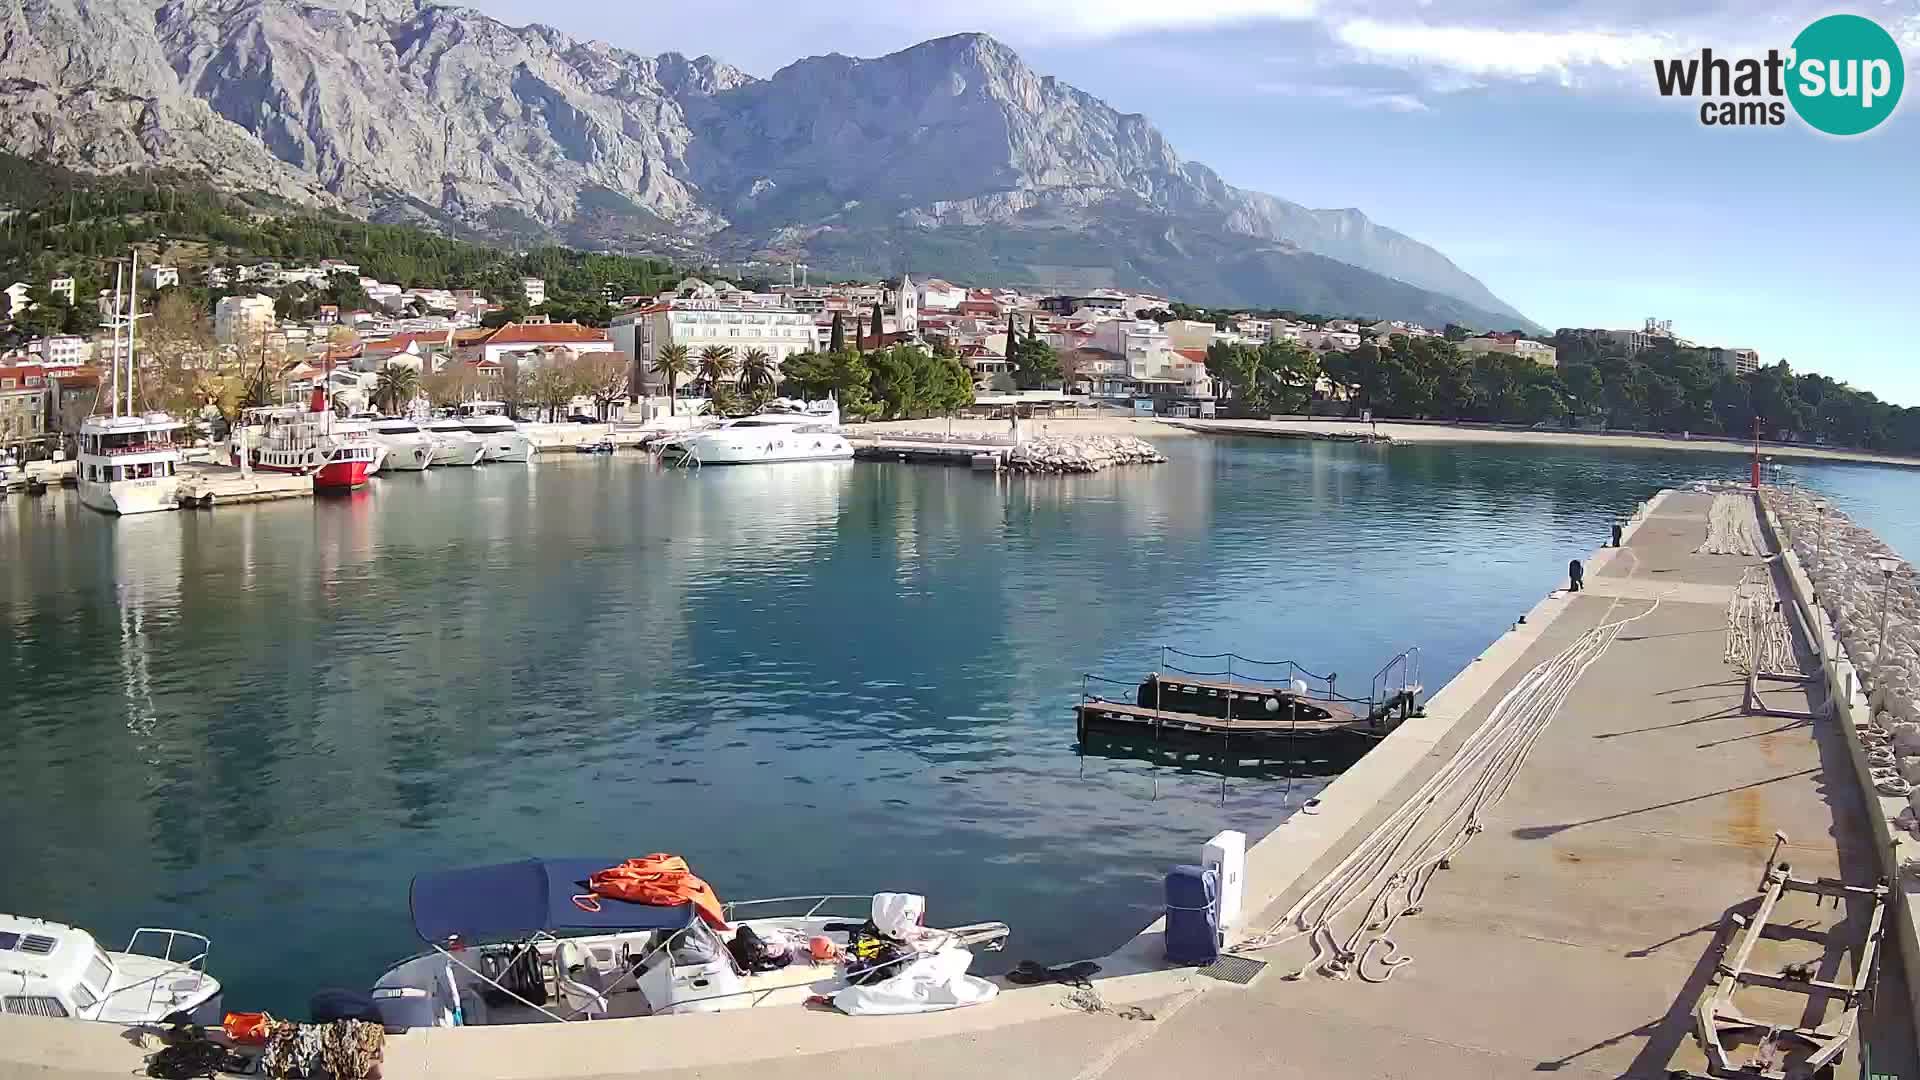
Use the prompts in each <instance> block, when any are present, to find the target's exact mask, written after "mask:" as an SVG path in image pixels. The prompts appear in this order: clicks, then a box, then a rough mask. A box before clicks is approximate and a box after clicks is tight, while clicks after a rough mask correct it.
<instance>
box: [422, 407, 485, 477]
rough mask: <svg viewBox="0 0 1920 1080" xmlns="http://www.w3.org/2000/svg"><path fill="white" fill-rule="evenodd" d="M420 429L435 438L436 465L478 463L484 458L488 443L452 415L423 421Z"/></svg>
mask: <svg viewBox="0 0 1920 1080" xmlns="http://www.w3.org/2000/svg"><path fill="white" fill-rule="evenodd" d="M420 431H421V433H422V434H424V435H426V436H427V437H428V438H429V439H432V440H433V464H435V465H478V464H480V462H481V461H482V460H484V457H483V455H484V454H485V452H486V449H487V444H486V443H484V442H482V441H481V440H480V437H479V436H478V435H475V434H474V433H473V432H471V431H468V430H467V426H466V425H465V424H462V423H461V422H460V421H458V420H455V419H453V418H452V417H450V416H442V417H438V418H436V419H432V420H425V421H422V422H421V423H420Z"/></svg>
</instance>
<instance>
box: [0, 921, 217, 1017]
mask: <svg viewBox="0 0 1920 1080" xmlns="http://www.w3.org/2000/svg"><path fill="white" fill-rule="evenodd" d="M208 947H209V943H208V941H207V939H206V938H204V937H202V936H200V935H199V934H190V933H187V932H186V931H184V930H162V929H155V928H152V927H141V928H140V929H138V930H135V931H134V932H133V938H132V940H130V941H128V942H127V947H126V950H125V951H124V952H108V951H107V950H105V949H102V948H101V947H100V946H99V945H98V944H97V943H96V942H95V941H94V938H93V935H92V934H89V933H87V932H86V931H85V930H81V929H78V928H76V927H72V926H68V925H66V924H64V923H57V922H46V921H44V920H42V919H30V918H26V917H24V916H20V915H7V914H4V913H0V989H4V991H5V993H4V995H0V1013H12V1014H16V1015H22V1016H48V1017H55V1018H64V1019H75V1020H100V1021H104V1022H107V1023H114V1024H124V1025H133V1024H157V1023H161V1022H163V1021H166V1020H167V1019H168V1018H170V1017H174V1016H176V1015H184V1016H185V1017H186V1018H187V1019H189V1020H191V1021H192V1022H193V1023H196V1024H205V1025H209V1026H211V1025H216V1024H218V1023H220V1019H221V1011H220V983H219V981H218V980H216V979H214V978H213V976H211V975H208V974H207V951H208Z"/></svg>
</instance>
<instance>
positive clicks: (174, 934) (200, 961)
mask: <svg viewBox="0 0 1920 1080" xmlns="http://www.w3.org/2000/svg"><path fill="white" fill-rule="evenodd" d="M143 937H144V938H151V939H155V940H154V941H153V943H151V944H149V945H148V946H147V947H146V948H144V949H143V948H141V947H140V946H141V944H142V943H141V939H142V938H143ZM183 941H184V942H185V943H186V947H185V948H182V949H181V953H182V955H183V956H184V957H185V959H178V958H176V957H175V956H174V949H175V948H176V947H177V946H179V945H180V944H181V942H183ZM155 949H158V950H159V951H157V952H156V951H154V950H155ZM121 951H122V952H124V953H128V954H131V955H136V956H147V957H152V958H153V959H156V960H159V961H161V962H162V963H165V964H168V965H170V966H168V967H167V968H165V969H164V970H161V971H158V972H155V973H154V974H152V975H149V976H147V977H146V978H144V979H141V980H139V981H138V982H131V983H128V984H127V985H125V986H122V987H117V988H115V989H113V990H111V991H110V992H109V993H108V994H107V997H109V998H111V997H114V996H116V995H120V994H125V993H127V992H129V991H132V990H138V989H139V988H141V987H143V986H144V987H146V988H147V1006H146V1012H147V1013H148V1014H151V1013H152V1011H153V1003H154V1000H155V999H156V998H158V997H159V995H160V988H161V983H162V982H163V980H166V979H170V978H173V977H174V976H176V975H178V974H180V973H181V972H183V971H185V972H190V973H192V975H193V978H194V982H193V991H194V992H195V993H198V992H199V991H200V988H201V986H202V984H203V983H204V982H205V980H206V978H207V954H208V953H210V952H212V951H213V941H212V940H211V939H210V938H208V937H207V936H206V935H204V934H196V933H193V932H192V931H190V930H174V929H170V928H168V927H163V926H142V927H139V928H138V929H136V930H134V932H133V936H132V937H130V938H128V939H127V947H126V948H125V949H123V950H121Z"/></svg>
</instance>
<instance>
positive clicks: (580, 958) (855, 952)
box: [369, 856, 1008, 1031]
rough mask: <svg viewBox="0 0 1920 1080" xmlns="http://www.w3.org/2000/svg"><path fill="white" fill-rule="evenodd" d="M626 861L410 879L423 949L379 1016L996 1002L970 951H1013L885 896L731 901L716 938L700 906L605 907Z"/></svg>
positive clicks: (561, 1017)
mask: <svg viewBox="0 0 1920 1080" xmlns="http://www.w3.org/2000/svg"><path fill="white" fill-rule="evenodd" d="M650 858H653V859H658V858H666V857H664V856H651V857H650ZM676 861H677V860H676ZM616 862H617V860H609V859H526V860H522V861H520V862H511V863H501V864H498V865H493V866H480V867H472V868H469V869H463V870H449V871H441V872H436V873H430V874H421V875H419V876H417V877H415V878H414V880H413V886H412V890H411V897H410V899H411V905H410V906H411V909H412V912H413V929H414V933H416V934H417V935H419V937H420V939H421V940H422V941H423V942H425V943H426V944H427V945H428V946H429V951H427V952H424V953H419V954H417V955H415V956H412V957H409V958H407V959H406V960H403V961H401V962H400V963H398V964H395V965H394V966H393V967H392V968H390V969H389V970H388V971H387V973H386V974H385V975H382V976H381V977H380V979H379V981H378V982H376V983H374V986H373V989H372V991H371V994H370V995H369V996H370V998H371V1004H372V1006H373V1007H374V1008H375V1009H376V1010H378V1012H379V1014H380V1017H381V1019H382V1021H383V1022H384V1023H385V1024H386V1026H387V1028H388V1030H390V1031H404V1030H406V1029H409V1028H424V1027H458V1026H474V1025H488V1026H492V1025H499V1024H530V1023H547V1022H552V1021H573V1020H598V1019H605V1018H609V1017H613V1018H623V1017H644V1016H660V1015H666V1014H679V1013H693V1012H702V1013H704V1012H720V1011H724V1010H730V1009H749V1008H760V1007H766V1006H777V1005H791V1006H799V1005H804V1004H805V1003H806V1001H807V1000H808V999H809V998H811V997H814V996H816V995H827V996H831V997H833V998H834V1000H835V1002H836V1004H837V1005H839V1006H840V1007H841V1008H842V1009H843V1011H847V1012H853V1013H861V1012H868V1013H877V1012H913V1011H928V1010H931V1009H943V1008H954V1007H957V1006H960V1005H968V1004H973V1003H975V1002H976V1001H984V1000H987V999H988V998H991V997H992V996H993V993H994V987H993V984H991V983H988V982H986V981H985V980H983V979H979V978H977V977H975V976H970V975H966V974H965V970H966V965H967V962H968V961H969V960H970V958H971V952H970V950H971V949H973V948H976V947H978V948H981V949H984V950H987V951H994V950H998V949H1000V948H1002V947H1004V946H1005V944H1006V938H1007V933H1008V930H1007V925H1006V924H1005V923H999V922H992V923H979V924H975V925H972V926H962V927H955V928H952V929H945V930H937V929H928V928H926V927H924V926H921V925H920V921H921V920H922V918H923V917H924V909H925V901H924V900H923V899H922V898H920V897H918V896H911V895H909V894H904V893H880V894H877V895H875V896H805V897H779V898H775V899H769V900H753V901H744V902H741V903H735V904H726V905H723V906H722V911H723V912H724V915H725V919H724V925H716V923H717V920H716V919H715V918H713V915H714V912H713V911H712V910H711V908H710V909H709V910H708V911H707V912H705V915H706V917H703V913H702V911H701V910H700V908H699V906H698V905H697V904H696V902H695V901H693V900H689V901H687V902H685V903H677V904H652V903H634V902H628V901H625V900H618V899H613V898H611V897H607V896H604V895H595V894H594V893H593V891H592V888H591V884H590V883H591V881H592V878H593V875H594V874H595V872H596V871H600V870H602V869H603V868H607V867H613V866H615V865H616ZM681 865H682V866H684V864H681ZM707 896H708V898H709V899H713V898H712V895H711V893H710V892H709V893H708V894H707ZM713 902H714V903H715V904H717V903H718V901H717V900H714V901H713ZM816 939H825V940H824V941H819V940H816ZM743 955H745V956H748V957H750V958H749V959H743ZM762 959H764V962H761V960H762ZM896 972H897V973H900V975H901V977H900V978H899V979H893V978H892V977H893V975H894V974H895V973H896ZM929 988H931V993H929ZM842 992H847V994H848V995H849V996H847V997H841V996H840V995H841V993H842Z"/></svg>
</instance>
